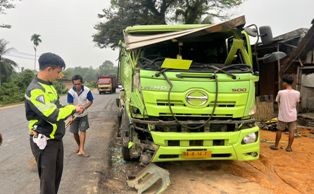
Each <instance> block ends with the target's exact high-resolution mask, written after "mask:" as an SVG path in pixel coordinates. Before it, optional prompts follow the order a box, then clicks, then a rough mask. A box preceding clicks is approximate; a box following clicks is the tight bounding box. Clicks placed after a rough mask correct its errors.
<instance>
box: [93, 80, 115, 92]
mask: <svg viewBox="0 0 314 194" xmlns="http://www.w3.org/2000/svg"><path fill="white" fill-rule="evenodd" d="M96 84H97V89H98V92H99V94H102V93H106V92H109V93H115V92H116V88H117V87H118V81H117V76H115V75H102V76H99V77H98V80H97V83H96Z"/></svg>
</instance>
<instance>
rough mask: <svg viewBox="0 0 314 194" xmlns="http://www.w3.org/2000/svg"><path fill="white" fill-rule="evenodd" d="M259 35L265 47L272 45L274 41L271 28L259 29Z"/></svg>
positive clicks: (262, 27) (263, 27)
mask: <svg viewBox="0 0 314 194" xmlns="http://www.w3.org/2000/svg"><path fill="white" fill-rule="evenodd" d="M259 33H260V37H261V39H262V43H263V44H264V45H267V44H270V43H272V42H273V41H274V39H273V33H272V31H271V28H270V26H261V27H259Z"/></svg>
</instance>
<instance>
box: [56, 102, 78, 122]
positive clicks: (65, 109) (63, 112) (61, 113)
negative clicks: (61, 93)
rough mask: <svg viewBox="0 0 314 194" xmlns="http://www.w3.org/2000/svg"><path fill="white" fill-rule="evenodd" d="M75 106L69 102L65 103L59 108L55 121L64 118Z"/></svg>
mask: <svg viewBox="0 0 314 194" xmlns="http://www.w3.org/2000/svg"><path fill="white" fill-rule="evenodd" d="M75 109H76V108H75V106H74V105H72V104H70V105H66V106H65V107H62V108H59V114H58V118H57V121H60V120H63V119H66V118H67V117H68V116H70V115H71V114H72V112H73V111H74V110H75Z"/></svg>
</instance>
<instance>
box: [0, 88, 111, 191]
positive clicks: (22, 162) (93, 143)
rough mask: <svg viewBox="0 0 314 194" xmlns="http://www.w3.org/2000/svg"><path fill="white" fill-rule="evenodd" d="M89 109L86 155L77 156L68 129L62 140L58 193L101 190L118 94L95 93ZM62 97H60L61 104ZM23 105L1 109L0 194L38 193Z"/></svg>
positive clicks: (74, 144)
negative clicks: (62, 154)
mask: <svg viewBox="0 0 314 194" xmlns="http://www.w3.org/2000/svg"><path fill="white" fill-rule="evenodd" d="M94 97H95V101H94V104H93V105H92V106H91V108H90V109H89V119H90V120H89V121H90V129H89V130H88V132H87V142H86V151H87V153H88V154H90V157H89V158H84V157H79V156H77V155H76V154H75V153H74V151H75V149H76V143H75V142H74V139H73V137H72V134H71V133H70V132H67V133H66V135H65V137H64V139H63V141H64V149H65V153H64V171H63V177H62V181H61V185H60V189H59V193H60V194H62V193H75V194H80V193H82V194H83V193H84V194H85V193H88V194H89V193H103V192H102V191H100V190H98V184H99V182H100V181H101V180H102V179H103V178H104V177H105V176H106V169H107V167H108V157H107V156H108V146H109V143H110V140H111V136H112V132H113V131H114V125H115V123H116V122H115V121H116V113H117V108H116V106H115V98H116V97H117V94H112V95H110V94H107V95H98V94H97V93H96V92H94ZM64 100H65V97H64V96H63V97H61V102H63V103H64ZM24 110H25V109H24V105H23V104H20V105H15V106H9V107H5V108H0V132H1V133H2V135H3V138H4V141H3V144H2V145H1V146H0V188H1V189H0V194H11V193H12V194H13V193H14V194H16V193H23V194H24V193H25V194H28V193H29V194H34V193H39V179H38V175H37V170H36V168H35V165H34V162H33V157H32V153H31V150H30V146H29V136H28V133H27V122H26V119H25V111H24Z"/></svg>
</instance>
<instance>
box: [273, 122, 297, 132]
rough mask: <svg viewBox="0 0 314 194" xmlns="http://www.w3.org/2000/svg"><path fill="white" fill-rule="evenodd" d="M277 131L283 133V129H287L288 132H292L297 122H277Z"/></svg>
mask: <svg viewBox="0 0 314 194" xmlns="http://www.w3.org/2000/svg"><path fill="white" fill-rule="evenodd" d="M277 129H278V130H279V131H284V130H285V129H288V131H290V132H294V131H295V130H296V129H297V122H296V121H292V122H283V121H278V125H277Z"/></svg>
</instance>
